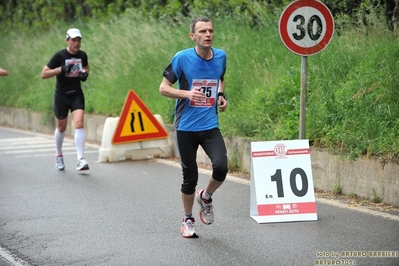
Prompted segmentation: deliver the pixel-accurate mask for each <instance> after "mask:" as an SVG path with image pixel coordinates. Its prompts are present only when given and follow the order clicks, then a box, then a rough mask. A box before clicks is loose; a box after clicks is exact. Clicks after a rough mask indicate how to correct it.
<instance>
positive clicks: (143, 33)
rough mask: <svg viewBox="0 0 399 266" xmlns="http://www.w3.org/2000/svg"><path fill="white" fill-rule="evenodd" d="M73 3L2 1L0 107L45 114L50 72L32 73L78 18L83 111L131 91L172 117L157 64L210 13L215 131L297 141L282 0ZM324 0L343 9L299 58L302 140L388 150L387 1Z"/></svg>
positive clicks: (370, 151) (390, 54)
mask: <svg viewBox="0 0 399 266" xmlns="http://www.w3.org/2000/svg"><path fill="white" fill-rule="evenodd" d="M17 2H18V3H17ZM78 2H79V3H80V5H77V6H76V8H74V9H73V10H70V9H71V4H70V2H69V0H64V1H59V2H55V1H44V0H42V1H25V0H22V1H5V2H4V1H3V2H2V4H1V5H0V18H1V20H2V23H5V24H2V25H8V26H10V28H8V30H7V27H2V29H1V31H2V33H3V34H2V35H1V36H0V46H1V47H2V48H3V51H7V53H3V54H0V62H1V67H3V68H5V69H7V70H9V72H10V76H8V77H3V78H1V82H0V93H1V95H2V97H1V98H0V105H2V106H14V107H20V108H27V109H29V110H35V111H41V112H46V113H48V114H49V116H50V117H51V110H52V107H51V104H52V103H51V99H52V94H53V89H54V83H55V80H54V79H48V80H42V79H41V78H40V72H41V70H42V69H43V66H44V65H45V64H46V63H47V62H48V60H49V59H50V57H51V55H52V54H53V53H54V52H55V51H57V50H59V49H62V48H63V47H65V42H64V41H65V40H64V36H65V31H66V29H67V28H69V27H78V28H80V29H81V30H82V33H83V36H84V37H83V41H82V50H84V51H86V52H87V53H88V55H89V63H90V68H91V73H90V77H89V80H88V81H87V82H86V83H84V84H83V88H84V91H85V96H86V110H87V112H89V113H93V114H102V115H109V116H118V115H119V113H120V111H121V107H122V105H123V102H124V100H125V97H126V95H127V92H128V90H130V89H133V90H135V91H136V92H137V93H138V95H139V96H140V97H141V98H142V100H143V101H144V102H145V103H146V104H147V106H148V107H149V109H150V110H151V111H152V112H153V113H158V114H161V115H162V117H163V119H164V121H165V123H172V122H173V109H174V104H175V102H174V100H172V99H167V98H164V97H162V96H161V95H160V94H159V93H158V87H159V83H160V81H161V79H162V76H161V73H162V71H163V69H164V68H165V67H166V65H167V64H168V63H169V61H170V59H171V57H172V56H173V54H174V53H175V52H177V51H178V50H181V49H183V48H187V47H190V46H192V42H191V40H190V39H189V38H188V24H189V22H190V20H191V17H192V16H194V15H209V16H211V18H212V19H213V20H214V22H215V34H216V35H215V36H216V37H215V43H214V46H215V47H218V48H222V49H224V50H225V51H226V52H227V55H228V68H227V72H226V82H227V87H226V90H227V96H228V100H229V108H228V110H227V111H226V112H224V113H222V114H220V128H221V130H222V132H223V134H224V135H225V136H226V137H228V136H242V137H245V138H248V139H251V140H277V139H297V138H298V132H299V122H298V120H299V105H300V98H299V95H300V88H299V87H300V82H301V58H300V57H299V56H297V55H294V54H292V53H291V52H290V51H288V49H286V47H284V45H283V44H282V42H281V40H280V38H279V34H278V27H277V25H278V19H279V14H280V13H281V11H282V9H283V8H284V6H286V5H287V4H288V3H289V2H291V1H285V0H280V1H278V0H269V1H251V0H237V1H232V0H229V1H218V0H212V1H209V2H203V1H195V0H193V1H177V0H168V1H166V0H164V1H158V0H149V1H96V0H86V1H83V0H80V1H78ZM330 2H331V3H329V1H325V3H326V4H327V5H330V8H333V9H334V10H336V11H335V12H340V11H342V10H350V11H351V12H352V13H350V14H351V16H350V15H348V14H341V13H339V14H338V15H335V24H336V28H337V31H336V34H335V35H334V38H333V40H332V42H331V43H330V45H329V46H328V47H327V49H325V50H323V51H322V52H321V53H319V54H317V55H314V56H311V57H309V60H308V69H307V81H308V82H307V83H308V84H307V102H306V119H307V120H306V138H308V139H310V140H311V141H312V143H313V145H315V146H318V147H325V148H328V149H330V150H331V151H332V152H335V153H338V154H341V155H342V156H346V157H348V158H353V159H355V158H357V157H359V156H366V157H371V156H383V157H385V158H386V159H389V160H390V159H394V158H395V159H397V158H398V157H399V138H398V133H397V132H398V129H399V108H398V107H399V106H398V105H399V93H398V88H399V77H398V75H399V74H398V73H399V65H398V63H397V60H396V58H398V57H399V49H398V48H399V47H398V46H399V43H398V42H397V41H396V40H394V39H393V37H392V32H391V31H390V28H389V27H387V21H386V18H385V17H384V15H383V14H386V8H385V7H384V6H383V5H382V4H380V3H379V2H378V1H371V0H367V1H355V2H352V1H330ZM349 4H350V5H351V6H350V7H349V6H348V5H349ZM385 5H387V3H386V4H385ZM371 6H373V7H376V8H370V7H371ZM22 7H23V9H19V8H22ZM28 7H30V9H27V8H28ZM39 7H40V8H39ZM216 7H219V8H216ZM12 8H14V9H12ZM347 8H349V9H347ZM39 9H40V12H39ZM43 9H45V10H46V12H45V11H42V10H43ZM22 10H23V11H22ZM27 10H29V11H31V12H28V11H27ZM68 10H69V11H68ZM66 11H68V12H66ZM7 12H9V14H12V16H11V15H9V16H6V15H5V14H6V13H7ZM24 12H26V13H34V14H35V15H32V14H25V13H24ZM17 13H18V14H17ZM7 14H8V13H7ZM55 18H56V20H54V19H55ZM17 26H18V28H17V30H16V27H17ZM43 28H46V29H47V30H46V31H44V32H43V30H42V29H43ZM28 29H29V30H28Z"/></svg>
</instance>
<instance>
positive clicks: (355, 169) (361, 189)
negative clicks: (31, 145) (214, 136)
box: [0, 106, 399, 206]
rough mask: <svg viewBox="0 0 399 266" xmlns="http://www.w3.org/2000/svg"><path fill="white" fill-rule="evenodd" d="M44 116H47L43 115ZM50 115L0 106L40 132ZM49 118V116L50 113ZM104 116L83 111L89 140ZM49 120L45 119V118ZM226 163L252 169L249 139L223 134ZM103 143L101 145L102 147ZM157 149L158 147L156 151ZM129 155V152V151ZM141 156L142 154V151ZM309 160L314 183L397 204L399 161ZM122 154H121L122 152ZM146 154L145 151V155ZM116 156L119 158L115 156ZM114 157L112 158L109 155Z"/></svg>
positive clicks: (14, 120) (319, 156)
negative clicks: (397, 162)
mask: <svg viewBox="0 0 399 266" xmlns="http://www.w3.org/2000/svg"><path fill="white" fill-rule="evenodd" d="M46 117H47V119H46ZM48 117H49V116H48V115H46V114H41V113H38V112H31V111H28V110H24V109H18V108H9V107H1V106H0V125H1V126H7V127H13V128H19V129H23V130H29V131H34V132H40V133H45V134H53V133H54V122H53V121H51V120H52V119H51V120H49V118H48ZM50 117H51V118H52V116H50ZM106 119H107V117H104V116H99V115H90V114H87V115H85V130H86V138H87V140H88V141H91V142H94V143H97V144H102V143H104V145H105V142H106V141H108V138H109V137H106V139H105V140H104V139H103V131H104V125H105V121H106ZM45 121H48V122H45ZM69 123H70V125H68V130H67V135H68V136H71V137H72V136H73V130H74V128H73V126H72V121H70V122H69ZM165 128H166V129H167V130H168V133H169V137H168V139H167V141H168V143H169V147H170V154H171V155H174V156H176V157H178V154H177V152H176V148H175V140H174V132H173V127H172V126H168V125H166V126H165ZM225 142H226V147H227V155H228V157H229V163H230V164H233V165H237V166H238V167H240V168H241V169H243V170H244V171H247V172H248V173H250V172H251V143H250V141H247V140H245V139H244V138H240V137H230V138H225ZM105 147H106V146H104V148H105ZM158 152H159V151H158ZM128 156H130V155H129V154H128ZM141 156H144V155H141ZM310 156H311V161H312V171H313V173H312V174H313V179H314V187H315V188H318V189H324V190H333V189H334V188H335V187H336V186H339V187H340V188H341V189H342V192H343V193H345V194H350V193H354V194H357V195H358V196H361V197H366V198H369V199H372V198H373V197H374V192H373V191H375V193H376V195H377V196H378V197H381V198H382V199H383V202H385V203H388V204H391V205H394V206H399V176H398V175H397V173H399V165H398V164H396V163H394V162H389V163H385V162H382V161H380V160H379V159H357V160H356V161H354V160H347V159H341V158H340V157H339V156H336V155H332V154H329V153H328V152H327V151H325V150H321V149H316V148H311V154H310ZM122 157H123V156H122ZM147 157H148V155H147ZM118 159H119V158H118ZM112 160H113V159H112ZM197 160H198V162H201V163H205V164H209V163H210V162H209V159H208V157H207V156H206V154H205V152H204V151H203V150H202V149H201V148H200V149H199V150H198V153H197Z"/></svg>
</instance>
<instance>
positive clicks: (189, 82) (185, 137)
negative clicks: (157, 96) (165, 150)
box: [159, 18, 228, 238]
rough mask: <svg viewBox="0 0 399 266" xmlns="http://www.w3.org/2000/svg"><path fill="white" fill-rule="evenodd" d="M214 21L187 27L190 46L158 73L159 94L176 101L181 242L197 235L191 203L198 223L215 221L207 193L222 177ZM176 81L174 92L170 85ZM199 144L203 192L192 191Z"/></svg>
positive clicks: (220, 63)
mask: <svg viewBox="0 0 399 266" xmlns="http://www.w3.org/2000/svg"><path fill="white" fill-rule="evenodd" d="M213 37H214V29H213V22H212V21H211V20H210V19H208V18H199V19H195V20H193V21H192V22H191V24H190V38H191V40H193V41H194V42H195V47H193V48H189V49H186V50H182V51H180V52H177V53H176V54H175V56H174V57H173V58H172V61H171V63H170V64H169V65H168V66H167V67H166V69H165V70H164V72H163V76H164V78H163V80H162V82H161V84H160V87H159V92H160V93H161V94H162V95H163V96H166V97H169V98H174V99H176V106H175V111H174V115H175V131H176V139H177V148H178V151H179V154H180V162H181V166H182V170H183V183H182V186H181V192H182V202H183V210H184V217H183V221H182V224H181V227H180V232H181V233H182V236H183V237H185V238H191V237H198V235H197V233H196V230H195V219H194V217H193V216H192V209H193V204H194V199H195V200H196V201H197V202H198V203H199V205H200V208H201V211H200V213H199V216H200V220H201V221H202V222H203V223H204V224H211V223H213V220H214V215H213V205H212V198H211V196H212V194H213V193H214V192H215V191H216V190H217V189H218V188H219V187H220V186H221V185H222V183H223V181H224V180H225V178H226V175H227V172H228V169H227V151H226V146H225V143H224V140H223V137H222V135H221V133H220V130H219V128H218V126H219V122H218V108H219V111H221V112H223V111H225V110H226V108H227V100H226V98H225V96H224V87H225V82H224V74H225V71H226V53H225V52H224V51H223V50H220V49H216V48H212V43H213ZM176 82H178V89H175V88H173V87H172V85H173V84H174V83H176ZM199 145H201V146H202V148H203V149H204V151H205V152H206V154H207V155H208V156H209V158H210V160H211V162H212V169H213V172H212V177H211V178H210V180H209V183H208V186H207V187H206V189H201V190H197V191H196V186H197V182H198V166H197V161H196V155H197V149H198V147H199Z"/></svg>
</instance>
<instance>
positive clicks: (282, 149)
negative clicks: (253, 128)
mask: <svg viewBox="0 0 399 266" xmlns="http://www.w3.org/2000/svg"><path fill="white" fill-rule="evenodd" d="M251 158H252V171H251V192H250V195H251V206H250V209H251V211H250V212H251V213H250V214H251V217H252V218H253V219H254V220H256V221H257V222H258V223H269V222H291V221H313V220H317V211H316V201H315V196H314V187H313V176H312V168H311V162H310V148H309V141H308V140H304V139H301V140H291V141H266V142H252V143H251Z"/></svg>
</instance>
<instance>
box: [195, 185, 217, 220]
mask: <svg viewBox="0 0 399 266" xmlns="http://www.w3.org/2000/svg"><path fill="white" fill-rule="evenodd" d="M203 192H204V189H201V190H197V191H196V192H195V198H196V199H197V202H198V204H199V205H200V207H201V210H200V212H199V217H200V219H201V222H203V223H204V224H211V223H213V221H214V216H213V205H212V199H209V200H204V199H202V197H201V196H202V193H203Z"/></svg>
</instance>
